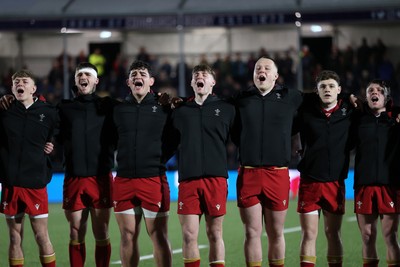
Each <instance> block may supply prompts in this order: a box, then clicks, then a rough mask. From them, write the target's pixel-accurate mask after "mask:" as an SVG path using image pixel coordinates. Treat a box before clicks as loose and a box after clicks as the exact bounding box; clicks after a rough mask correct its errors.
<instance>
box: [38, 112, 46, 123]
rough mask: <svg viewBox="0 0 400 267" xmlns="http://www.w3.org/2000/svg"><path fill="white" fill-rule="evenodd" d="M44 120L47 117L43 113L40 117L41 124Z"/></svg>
mask: <svg viewBox="0 0 400 267" xmlns="http://www.w3.org/2000/svg"><path fill="white" fill-rule="evenodd" d="M44 118H46V116H45V115H44V114H43V113H42V114H40V115H39V121H40V122H43V120H44Z"/></svg>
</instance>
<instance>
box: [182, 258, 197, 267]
mask: <svg viewBox="0 0 400 267" xmlns="http://www.w3.org/2000/svg"><path fill="white" fill-rule="evenodd" d="M183 262H184V266H185V267H200V259H184V260H183Z"/></svg>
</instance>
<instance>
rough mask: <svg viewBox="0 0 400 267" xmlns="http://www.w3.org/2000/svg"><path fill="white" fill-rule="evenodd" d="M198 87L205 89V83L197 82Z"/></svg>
mask: <svg viewBox="0 0 400 267" xmlns="http://www.w3.org/2000/svg"><path fill="white" fill-rule="evenodd" d="M196 85H197V87H201V88H203V87H204V83H203V82H197V83H196Z"/></svg>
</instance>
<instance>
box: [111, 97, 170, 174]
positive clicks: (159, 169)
mask: <svg viewBox="0 0 400 267" xmlns="http://www.w3.org/2000/svg"><path fill="white" fill-rule="evenodd" d="M170 113H171V112H170V108H169V107H163V106H160V105H159V104H158V101H157V96H156V95H155V94H153V93H148V94H147V95H146V96H145V98H144V99H143V100H142V101H141V102H140V103H138V102H137V101H136V99H135V98H134V97H133V96H132V95H129V96H128V97H127V99H126V100H125V101H124V102H123V103H122V104H119V105H118V106H116V107H115V110H114V123H115V126H116V129H117V133H118V155H117V163H118V170H117V176H119V177H124V178H145V177H154V176H158V175H163V174H164V173H165V170H166V168H165V163H166V162H167V160H168V159H169V158H170V157H171V156H172V154H173V151H172V149H169V145H170V143H169V139H170V137H169V136H170V134H171V124H170Z"/></svg>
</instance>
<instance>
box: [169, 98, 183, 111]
mask: <svg viewBox="0 0 400 267" xmlns="http://www.w3.org/2000/svg"><path fill="white" fill-rule="evenodd" d="M170 101H171V108H172V109H174V108H178V107H179V106H180V105H182V103H183V99H182V98H180V97H173V98H171V100H170Z"/></svg>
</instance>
